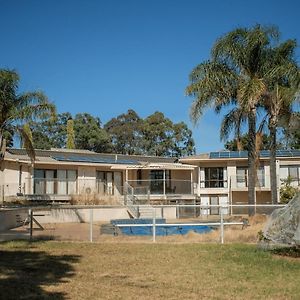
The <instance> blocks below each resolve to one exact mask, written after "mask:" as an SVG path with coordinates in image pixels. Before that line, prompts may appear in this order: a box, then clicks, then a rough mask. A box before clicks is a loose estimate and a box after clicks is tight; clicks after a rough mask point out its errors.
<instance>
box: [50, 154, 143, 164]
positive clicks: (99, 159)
mask: <svg viewBox="0 0 300 300" xmlns="http://www.w3.org/2000/svg"><path fill="white" fill-rule="evenodd" d="M52 158H54V159H55V160H58V161H69V162H85V163H102V164H130V165H132V164H136V165H139V164H140V163H139V162H138V161H135V160H131V159H128V160H127V159H113V158H109V157H101V156H79V155H78V156H77V155H76V156H75V155H72V156H52Z"/></svg>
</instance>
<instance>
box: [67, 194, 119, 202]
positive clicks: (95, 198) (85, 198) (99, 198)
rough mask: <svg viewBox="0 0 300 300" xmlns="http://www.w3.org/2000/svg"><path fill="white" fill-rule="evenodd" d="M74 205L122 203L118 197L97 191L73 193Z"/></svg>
mask: <svg viewBox="0 0 300 300" xmlns="http://www.w3.org/2000/svg"><path fill="white" fill-rule="evenodd" d="M70 203H71V204H72V205H120V202H119V200H118V197H116V196H113V195H111V196H108V195H101V194H97V193H91V194H80V195H71V200H70Z"/></svg>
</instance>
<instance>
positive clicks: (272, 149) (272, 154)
mask: <svg viewBox="0 0 300 300" xmlns="http://www.w3.org/2000/svg"><path fill="white" fill-rule="evenodd" d="M269 130H270V138H271V143H270V181H271V199H272V204H278V192H277V172H276V125H275V123H274V122H272V120H270V123H269Z"/></svg>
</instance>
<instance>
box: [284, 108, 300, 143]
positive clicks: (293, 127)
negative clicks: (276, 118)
mask: <svg viewBox="0 0 300 300" xmlns="http://www.w3.org/2000/svg"><path fill="white" fill-rule="evenodd" d="M282 125H283V133H284V139H283V141H284V142H285V147H286V148H287V149H300V130H299V128H300V112H294V113H293V114H292V116H291V118H290V120H289V122H288V123H283V124H282Z"/></svg>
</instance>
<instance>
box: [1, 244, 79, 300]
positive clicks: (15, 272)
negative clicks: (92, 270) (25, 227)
mask: <svg viewBox="0 0 300 300" xmlns="http://www.w3.org/2000/svg"><path fill="white" fill-rule="evenodd" d="M79 259H80V256H78V255H50V254H49V253H46V252H43V251H36V250H33V251H32V250H30V249H28V250H24V249H18V248H15V249H9V250H4V251H3V250H1V251H0V298H1V299H65V296H66V293H63V292H54V291H49V290H48V291H46V290H45V288H47V286H50V285H51V286H55V285H57V284H59V283H62V282H64V281H66V280H67V278H70V277H72V276H74V268H73V266H72V264H74V263H76V262H78V261H79Z"/></svg>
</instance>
